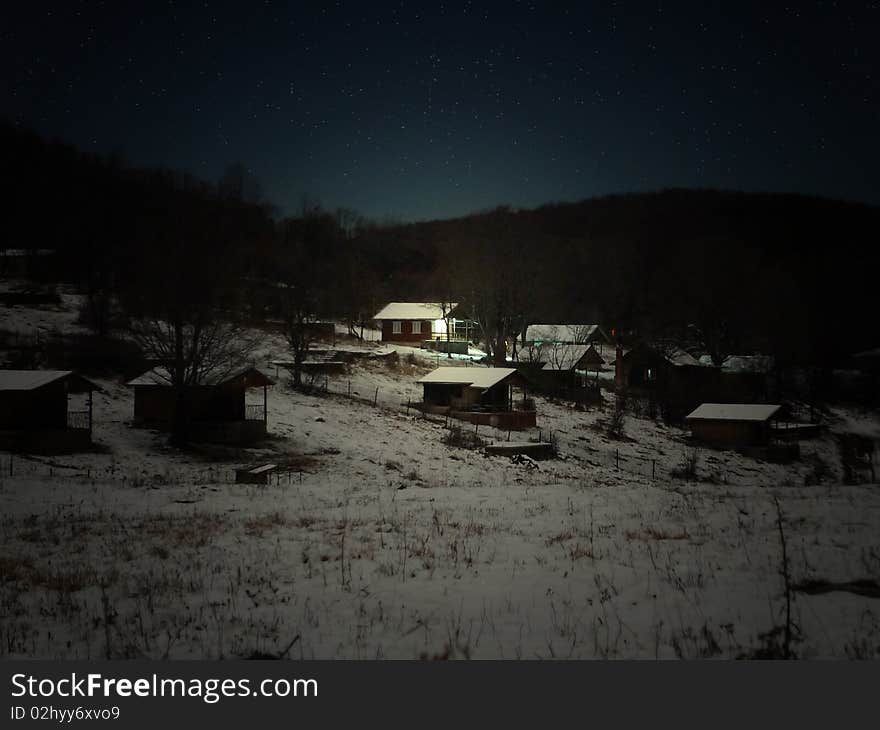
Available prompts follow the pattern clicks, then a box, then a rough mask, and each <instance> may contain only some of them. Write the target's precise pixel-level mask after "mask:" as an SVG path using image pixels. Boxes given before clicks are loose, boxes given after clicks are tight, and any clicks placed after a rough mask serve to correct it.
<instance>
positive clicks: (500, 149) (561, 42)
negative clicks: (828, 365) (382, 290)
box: [0, 0, 880, 221]
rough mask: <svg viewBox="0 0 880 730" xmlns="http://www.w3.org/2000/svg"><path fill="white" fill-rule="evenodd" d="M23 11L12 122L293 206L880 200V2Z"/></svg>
mask: <svg viewBox="0 0 880 730" xmlns="http://www.w3.org/2000/svg"><path fill="white" fill-rule="evenodd" d="M770 6H772V7H770ZM4 12H5V13H7V17H6V19H5V20H4V22H3V24H2V25H0V61H2V64H3V69H4V71H3V73H2V75H0V76H2V81H0V116H2V117H5V118H7V119H9V120H12V121H13V122H14V123H16V124H21V125H23V126H26V127H31V128H34V129H36V130H37V131H39V132H40V133H42V134H44V135H46V136H48V137H51V138H53V139H61V140H64V141H67V142H72V143H74V144H76V145H77V146H79V147H81V148H82V149H84V150H87V151H90V152H96V153H101V154H108V153H111V152H117V153H121V154H122V155H123V156H124V159H126V160H127V161H129V162H130V163H131V164H136V165H147V166H166V167H172V168H175V169H181V170H186V171H189V172H192V173H194V174H196V175H198V176H199V177H202V178H205V179H209V180H216V179H218V178H219V176H220V175H221V174H222V171H223V170H224V168H225V167H226V166H227V165H228V164H230V163H233V162H242V163H244V164H245V165H246V167H247V168H248V169H249V170H250V171H251V173H252V174H253V175H254V176H255V177H256V178H257V179H258V180H259V181H260V183H261V185H262V188H263V189H264V191H265V195H266V198H267V199H268V200H269V201H271V202H272V203H274V204H275V205H277V206H278V207H279V209H280V212H282V213H296V212H297V211H298V210H299V209H300V206H301V205H302V201H303V196H304V195H308V196H309V197H310V198H311V199H312V200H316V201H319V202H320V203H321V204H322V205H323V206H324V207H326V208H336V207H338V206H345V207H349V208H353V209H355V210H357V211H359V212H361V213H363V214H364V215H366V216H369V217H371V218H374V219H377V220H398V221H410V220H423V219H433V218H448V217H452V216H456V215H461V214H465V213H468V212H472V211H476V210H482V209H486V208H490V207H494V206H496V205H501V204H509V205H512V206H514V207H533V206H536V205H540V204H542V203H546V202H552V201H572V200H580V199H583V198H587V197H591V196H595V195H604V194H607V193H615V192H627V191H644V190H658V189H661V188H667V187H711V188H723V189H741V190H760V191H794V192H802V193H809V194H818V195H826V196H829V197H835V198H843V199H852V200H861V201H867V202H871V203H880V183H878V170H880V136H878V134H880V132H878V130H880V50H878V49H880V42H878V41H877V38H878V37H880V2H843V1H842V0H841V1H840V2H792V3H791V5H790V7H787V8H786V7H785V3H782V2H780V3H776V2H699V3H695V2H688V3H685V2H674V3H673V2H661V1H660V0H658V1H657V2H652V3H644V2H639V3H633V2H624V1H623V0H621V1H619V2H595V3H588V2H574V3H565V2H546V3H545V2H537V0H535V1H534V2H513V1H511V2H504V3H477V2H466V3H444V2H430V3H413V2H397V3H384V2H378V1H377V2H335V3H333V2H328V3H305V2H289V3H284V2H268V1H267V2H248V3H244V2H242V3H238V4H232V3H216V2H192V3H189V2H160V1H159V0H156V1H155V2H148V3H137V2H110V1H108V2H103V3H102V2H87V3H81V2H75V1H73V0H71V1H70V2H58V3H54V4H51V3H40V2H34V3H30V4H28V5H27V9H26V10H25V9H24V4H22V7H21V8H19V9H18V10H17V11H15V13H14V14H12V15H11V17H10V16H9V11H8V8H7V9H6V10H5V11H4ZM9 21H11V22H9Z"/></svg>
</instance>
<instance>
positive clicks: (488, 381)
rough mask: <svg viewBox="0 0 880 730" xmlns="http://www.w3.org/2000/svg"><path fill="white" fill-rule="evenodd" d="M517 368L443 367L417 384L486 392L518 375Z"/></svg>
mask: <svg viewBox="0 0 880 730" xmlns="http://www.w3.org/2000/svg"><path fill="white" fill-rule="evenodd" d="M516 372H517V370H516V368H482V367H474V368H455V367H442V368H437V369H436V370H434V371H432V372H430V373H428V374H427V375H426V376H425V377H424V378H421V379H420V380H418V381H417V382H419V383H433V384H437V385H467V386H468V387H470V388H479V389H481V390H486V389H488V388H491V387H492V386H494V385H498V383H500V382H501V381H503V380H505V379H506V378H508V377H510V376H511V375H514V374H516Z"/></svg>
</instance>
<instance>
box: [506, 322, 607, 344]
mask: <svg viewBox="0 0 880 730" xmlns="http://www.w3.org/2000/svg"><path fill="white" fill-rule="evenodd" d="M548 344H549V345H590V344H595V345H599V348H600V350H601V349H603V348H604V347H605V345H610V344H611V338H609V337H608V335H607V334H606V333H605V330H603V329H602V328H601V327H600V326H599V325H598V324H530V325H529V326H528V327H526V332H525V337H524V339H523V347H524V348H528V347H541V346H544V345H548Z"/></svg>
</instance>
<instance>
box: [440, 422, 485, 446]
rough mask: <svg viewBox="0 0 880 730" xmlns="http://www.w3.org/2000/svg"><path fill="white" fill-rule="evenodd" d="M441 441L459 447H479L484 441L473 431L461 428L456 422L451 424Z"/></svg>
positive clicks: (483, 444)
mask: <svg viewBox="0 0 880 730" xmlns="http://www.w3.org/2000/svg"><path fill="white" fill-rule="evenodd" d="M443 443H444V444H446V445H447V446H454V447H457V448H460V449H480V448H482V447H483V446H485V445H486V444H485V442H484V441H483V439H481V438H480V437H479V436H477V434H476V433H474V432H473V431H468V430H465V429H463V428H462V427H461V426H459V425H458V424H453V425H452V426H450V427H449V430H448V431H447V432H446V434H445V435H444V436H443Z"/></svg>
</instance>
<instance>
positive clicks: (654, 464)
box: [651, 459, 657, 480]
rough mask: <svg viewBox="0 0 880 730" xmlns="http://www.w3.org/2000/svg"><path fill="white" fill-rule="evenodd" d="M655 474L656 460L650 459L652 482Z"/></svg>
mask: <svg viewBox="0 0 880 730" xmlns="http://www.w3.org/2000/svg"><path fill="white" fill-rule="evenodd" d="M656 473H657V460H656V459H651V479H652V480H653V479H654V478H655V475H656Z"/></svg>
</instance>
